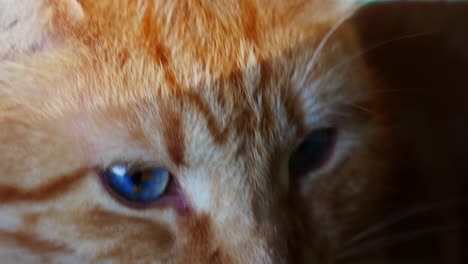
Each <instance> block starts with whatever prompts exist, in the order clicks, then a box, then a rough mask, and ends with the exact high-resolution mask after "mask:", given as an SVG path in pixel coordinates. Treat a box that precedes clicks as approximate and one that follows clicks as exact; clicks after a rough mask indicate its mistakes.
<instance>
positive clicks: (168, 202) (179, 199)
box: [95, 169, 190, 215]
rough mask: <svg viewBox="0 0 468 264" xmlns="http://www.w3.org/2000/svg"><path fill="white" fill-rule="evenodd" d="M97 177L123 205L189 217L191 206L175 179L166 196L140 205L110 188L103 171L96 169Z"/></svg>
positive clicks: (166, 191)
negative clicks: (170, 210) (170, 211)
mask: <svg viewBox="0 0 468 264" xmlns="http://www.w3.org/2000/svg"><path fill="white" fill-rule="evenodd" d="M95 171H96V172H97V175H99V180H100V182H101V184H102V185H103V186H104V188H105V189H106V191H107V192H108V193H109V194H110V195H111V196H112V197H113V198H114V199H115V200H117V201H118V202H119V203H121V204H122V205H124V206H126V207H129V208H132V209H136V210H147V209H152V208H156V209H166V208H172V209H173V210H175V211H176V212H177V213H178V214H179V215H187V214H188V213H189V212H190V206H189V204H188V202H187V199H186V196H185V194H184V193H183V192H182V189H181V188H180V185H179V182H178V181H177V179H176V178H175V177H173V176H172V177H171V179H170V182H169V185H168V186H167V188H166V190H165V192H164V194H162V196H161V197H160V198H158V199H157V200H155V201H154V202H151V203H147V204H140V203H136V202H131V201H128V200H126V199H124V198H122V197H121V196H120V195H118V194H117V193H116V192H115V191H114V190H112V188H111V187H110V186H109V184H108V183H107V182H106V180H105V179H104V176H103V175H104V173H102V170H100V169H96V170H95Z"/></svg>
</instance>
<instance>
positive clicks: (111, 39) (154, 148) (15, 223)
mask: <svg viewBox="0 0 468 264" xmlns="http://www.w3.org/2000/svg"><path fill="white" fill-rule="evenodd" d="M346 2H348V1H346ZM7 9H8V10H10V11H9V12H5V11H3V10H7ZM353 9H354V7H352V6H348V5H347V4H344V2H343V3H342V2H339V1H338V0H336V1H335V0H334V1H322V0H308V1H306V0H294V1H280V0H251V1H247V0H245V1H244V0H242V1H228V0H221V1H207V0H189V1H164V0H154V1H144V0H137V1H130V0H129V1H125V0H122V1H110V0H109V1H104V0H103V1H94V0H80V1H75V0H18V1H15V0H0V41H1V45H0V127H1V132H0V259H2V262H3V261H5V263H41V262H43V263H83V262H85V263H87V262H90V263H96V262H98V263H99V262H102V263H108V262H107V261H111V262H112V263H330V261H332V255H333V252H334V250H336V249H337V247H339V245H340V243H341V242H342V241H343V240H344V238H345V236H346V234H347V233H349V232H352V231H353V230H356V228H358V227H359V224H358V223H361V224H362V223H364V222H362V221H363V219H369V217H370V214H371V213H372V212H373V208H372V205H371V203H370V202H369V201H372V200H373V198H372V199H371V198H370V197H376V195H377V194H378V193H379V188H378V187H377V185H378V184H379V183H382V182H383V178H382V177H383V174H382V173H383V171H384V170H383V167H382V166H383V165H382V164H381V163H380V161H379V157H380V156H381V153H380V150H381V149H382V144H381V141H380V140H381V131H380V129H379V128H380V127H379V122H380V117H381V116H380V115H377V114H378V113H379V112H378V109H377V107H378V104H377V101H376V100H375V98H374V96H373V89H374V85H373V82H372V81H371V79H370V78H369V74H368V71H367V69H366V66H365V64H364V62H362V61H361V60H360V59H356V60H353V61H352V62H351V63H349V64H345V65H342V66H339V65H340V63H342V62H343V61H344V60H346V58H350V57H351V56H353V55H354V54H356V53H357V52H358V51H359V50H360V46H359V43H358V41H357V40H356V37H355V35H354V33H353V30H352V27H351V25H349V24H347V23H344V24H342V25H341V26H340V27H339V30H337V31H336V32H335V33H334V34H333V36H332V38H331V39H330V40H329V41H328V42H327V43H326V45H324V46H323V49H321V50H320V53H315V52H317V50H318V47H320V41H321V40H322V39H323V38H324V37H325V36H326V34H327V32H329V31H330V29H331V28H333V26H335V25H337V23H338V21H340V19H342V18H343V17H345V16H348V15H349V14H350V13H351V12H352V10H353ZM314 54H318V57H317V60H316V61H312V59H313V58H314ZM337 65H338V66H337ZM357 106H365V107H366V108H368V109H370V111H369V112H367V111H361V110H359V108H357ZM321 126H336V127H337V128H339V131H340V132H339V140H338V142H337V149H336V151H335V154H334V155H333V158H332V159H331V161H330V162H329V163H328V164H327V165H326V166H325V167H324V168H323V169H321V170H320V171H318V172H314V173H312V174H311V175H307V177H305V178H304V179H303V180H302V182H301V183H299V184H297V183H296V184H294V183H292V182H289V180H288V175H287V162H288V156H289V154H290V153H291V151H292V150H293V149H294V147H295V146H297V144H298V143H299V142H300V140H301V138H303V137H304V135H306V134H307V133H308V132H309V131H311V130H312V129H314V128H317V127H321ZM122 160H124V161H140V162H146V163H148V164H154V165H155V166H163V167H165V168H167V169H168V170H170V171H171V172H172V173H173V174H174V175H175V176H176V177H177V179H178V181H179V183H180V186H181V188H182V190H183V192H184V195H185V196H186V198H187V200H188V202H189V211H188V212H187V213H186V214H180V213H178V212H177V211H175V210H173V209H171V208H150V209H146V210H136V209H131V208H127V207H125V206H124V205H122V204H120V203H118V202H117V201H116V200H114V199H112V198H111V197H110V196H109V194H108V193H107V192H106V190H105V188H104V187H103V186H102V184H101V182H100V181H99V177H98V176H97V174H98V170H99V168H105V167H106V166H107V165H109V164H111V163H112V162H114V161H122ZM285 168H286V169H285Z"/></svg>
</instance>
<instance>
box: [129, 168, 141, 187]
mask: <svg viewBox="0 0 468 264" xmlns="http://www.w3.org/2000/svg"><path fill="white" fill-rule="evenodd" d="M130 180H131V181H132V183H134V184H135V185H137V186H138V185H141V184H142V183H143V173H142V172H141V171H136V172H134V173H132V174H131V176H130Z"/></svg>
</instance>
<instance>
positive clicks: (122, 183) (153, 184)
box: [104, 164, 171, 204]
mask: <svg viewBox="0 0 468 264" xmlns="http://www.w3.org/2000/svg"><path fill="white" fill-rule="evenodd" d="M170 178H171V175H170V173H169V172H168V171H167V170H164V169H161V168H140V167H129V166H127V165H124V164H114V165H112V166H110V167H109V168H107V169H106V170H105V172H104V180H105V182H106V183H107V185H108V186H109V187H110V189H111V190H112V191H113V192H114V193H115V194H116V195H118V196H119V197H120V198H123V199H124V200H126V201H129V202H134V203H139V204H147V203H151V202H154V201H156V200H157V199H159V198H160V197H161V196H162V195H163V194H164V193H165V191H166V189H167V188H168V185H169V181H170Z"/></svg>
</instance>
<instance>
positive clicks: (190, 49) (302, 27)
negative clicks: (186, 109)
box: [77, 0, 347, 85]
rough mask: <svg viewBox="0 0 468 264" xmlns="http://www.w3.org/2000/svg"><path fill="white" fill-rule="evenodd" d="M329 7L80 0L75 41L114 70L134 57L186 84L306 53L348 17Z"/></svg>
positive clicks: (278, 3) (319, 3)
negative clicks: (80, 15) (82, 17)
mask: <svg viewBox="0 0 468 264" xmlns="http://www.w3.org/2000/svg"><path fill="white" fill-rule="evenodd" d="M329 2H333V4H332V3H329ZM335 2H338V1H327V3H323V1H313V0H309V1H268V2H267V1H261V0H257V1H215V2H213V1H81V4H82V6H83V10H84V13H85V14H88V16H87V17H86V19H85V22H84V24H83V26H82V27H81V30H78V34H77V36H78V37H79V38H80V39H81V40H82V41H83V42H84V43H86V45H87V46H89V47H91V48H92V50H94V51H96V52H97V54H96V55H98V56H100V59H101V60H106V61H107V62H109V63H111V64H113V66H116V67H119V66H122V65H124V64H125V63H126V62H128V61H131V60H132V59H135V61H138V63H139V64H140V66H143V65H144V64H145V63H146V64H150V65H151V66H154V67H156V68H158V67H162V68H164V70H165V71H166V72H167V71H171V72H172V73H173V75H174V76H173V79H174V80H177V81H178V83H181V82H186V84H187V85H193V82H197V81H199V79H200V77H201V76H205V77H209V78H210V79H211V80H218V79H221V78H228V77H229V76H230V75H232V74H233V73H235V72H238V71H242V70H245V69H247V68H248V67H249V66H252V65H254V64H255V63H258V62H261V61H272V60H282V59H284V57H285V55H286V54H295V56H297V55H298V54H301V53H304V51H303V50H306V51H308V50H309V51H310V50H313V47H314V46H316V45H317V43H318V42H319V40H320V39H321V38H322V37H323V36H324V35H325V33H326V32H327V31H328V30H329V29H330V27H331V26H332V25H333V24H334V23H336V22H337V21H338V20H339V18H340V17H342V16H344V15H347V12H345V11H343V10H341V9H340V8H338V7H337V6H340V5H338V4H337V3H335ZM307 46H309V47H307ZM303 55H304V56H308V55H310V54H307V53H306V54H303ZM141 64H143V65H141ZM153 64H154V65H153ZM151 66H148V67H151ZM207 75H209V76H207Z"/></svg>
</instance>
